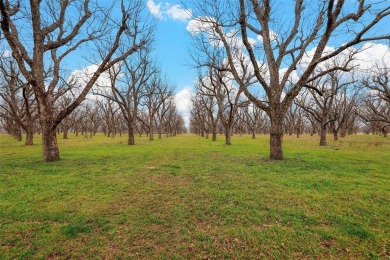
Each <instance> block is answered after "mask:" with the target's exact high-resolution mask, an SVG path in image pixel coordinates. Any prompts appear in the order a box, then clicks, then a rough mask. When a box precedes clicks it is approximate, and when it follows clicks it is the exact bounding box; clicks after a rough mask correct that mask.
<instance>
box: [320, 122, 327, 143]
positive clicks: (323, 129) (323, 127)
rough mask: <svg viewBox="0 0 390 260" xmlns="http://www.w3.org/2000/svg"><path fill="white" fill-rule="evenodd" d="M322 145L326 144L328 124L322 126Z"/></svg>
mask: <svg viewBox="0 0 390 260" xmlns="http://www.w3.org/2000/svg"><path fill="white" fill-rule="evenodd" d="M320 146H326V126H325V125H322V126H321V128H320Z"/></svg>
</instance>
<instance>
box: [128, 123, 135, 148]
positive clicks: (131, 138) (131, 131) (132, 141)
mask: <svg viewBox="0 0 390 260" xmlns="http://www.w3.org/2000/svg"><path fill="white" fill-rule="evenodd" d="M128 135H129V136H128V140H127V144H128V145H135V138H134V128H133V126H132V125H129V126H128Z"/></svg>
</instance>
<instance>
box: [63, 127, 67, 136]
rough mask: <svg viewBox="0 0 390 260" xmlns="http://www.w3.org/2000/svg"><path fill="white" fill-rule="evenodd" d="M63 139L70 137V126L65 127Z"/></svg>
mask: <svg viewBox="0 0 390 260" xmlns="http://www.w3.org/2000/svg"><path fill="white" fill-rule="evenodd" d="M63 139H68V128H67V127H65V128H64V134H63Z"/></svg>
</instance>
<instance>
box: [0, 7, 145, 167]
mask: <svg viewBox="0 0 390 260" xmlns="http://www.w3.org/2000/svg"><path fill="white" fill-rule="evenodd" d="M114 5H119V8H117V9H115V8H116V6H114ZM118 9H119V10H120V15H117V14H114V13H113V10H118ZM143 9H144V5H143V2H142V1H141V0H135V1H129V2H125V1H124V0H122V1H120V2H119V1H118V2H115V3H113V5H110V4H109V3H107V2H105V1H104V2H100V1H94V2H90V1H89V0H78V1H62V0H55V1H49V0H48V1H41V0H32V1H29V2H27V1H20V0H19V1H12V2H11V1H8V0H0V15H1V32H2V35H3V36H4V38H5V40H6V42H7V43H8V46H9V48H10V49H11V51H12V56H13V57H14V58H15V60H16V61H17V63H18V66H19V69H20V71H21V72H22V75H23V76H24V78H25V79H26V80H27V83H28V84H30V86H31V88H32V89H33V91H34V93H35V96H36V99H37V103H38V107H39V110H38V113H39V122H40V124H41V128H42V144H43V145H42V146H43V161H45V162H50V161H56V160H59V158H60V156H59V149H58V145H57V137H56V129H57V126H58V125H59V124H60V123H61V121H62V120H63V119H64V118H65V117H67V116H68V115H69V114H70V113H71V112H72V111H73V110H74V109H75V108H76V107H78V106H79V105H80V104H81V102H82V101H83V100H84V99H85V98H86V96H87V94H88V92H89V91H90V90H91V88H92V87H93V85H94V84H95V82H96V81H97V80H98V79H99V77H100V75H101V74H102V73H103V72H105V71H107V70H109V69H110V68H112V67H113V66H114V65H115V64H117V63H118V62H120V61H122V60H124V59H125V58H126V57H128V56H130V55H132V54H133V53H135V52H137V51H139V50H140V49H142V48H143V46H144V45H145V44H147V43H148V42H149V41H150V40H152V37H149V36H150V33H151V30H150V26H149V24H147V23H145V17H142V10H143ZM27 36H28V37H33V39H32V41H24V40H23V39H24V38H25V37H27ZM85 46H93V47H94V48H87V49H84V50H83V49H82V48H83V47H85ZM91 49H94V50H97V52H98V53H99V54H98V55H96V56H95V57H99V58H100V57H101V58H102V59H101V60H100V61H96V60H95V64H96V65H97V66H96V67H97V68H96V70H95V71H94V72H93V73H92V74H91V75H90V77H89V79H88V80H87V81H86V82H85V83H83V84H82V86H80V87H81V88H80V89H79V93H78V94H77V95H76V98H75V99H74V100H73V101H72V103H71V104H70V105H69V106H68V107H66V108H64V109H62V110H61V111H58V113H53V111H54V110H56V109H57V107H56V103H55V102H56V100H57V99H58V97H59V96H61V95H63V94H64V93H66V92H67V91H69V88H67V87H66V88H62V87H61V84H60V83H61V81H63V78H64V77H63V73H62V71H63V70H62V67H63V65H62V62H63V61H64V59H66V58H67V57H70V55H71V54H72V53H77V51H79V52H80V51H81V50H83V51H84V52H85V51H86V50H91ZM90 54H91V56H90V57H92V56H93V54H92V53H90ZM95 54H96V53H95ZM65 85H66V84H64V85H63V86H65Z"/></svg>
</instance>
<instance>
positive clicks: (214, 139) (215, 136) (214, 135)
mask: <svg viewBox="0 0 390 260" xmlns="http://www.w3.org/2000/svg"><path fill="white" fill-rule="evenodd" d="M213 141H217V132H215V131H214V132H213Z"/></svg>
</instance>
